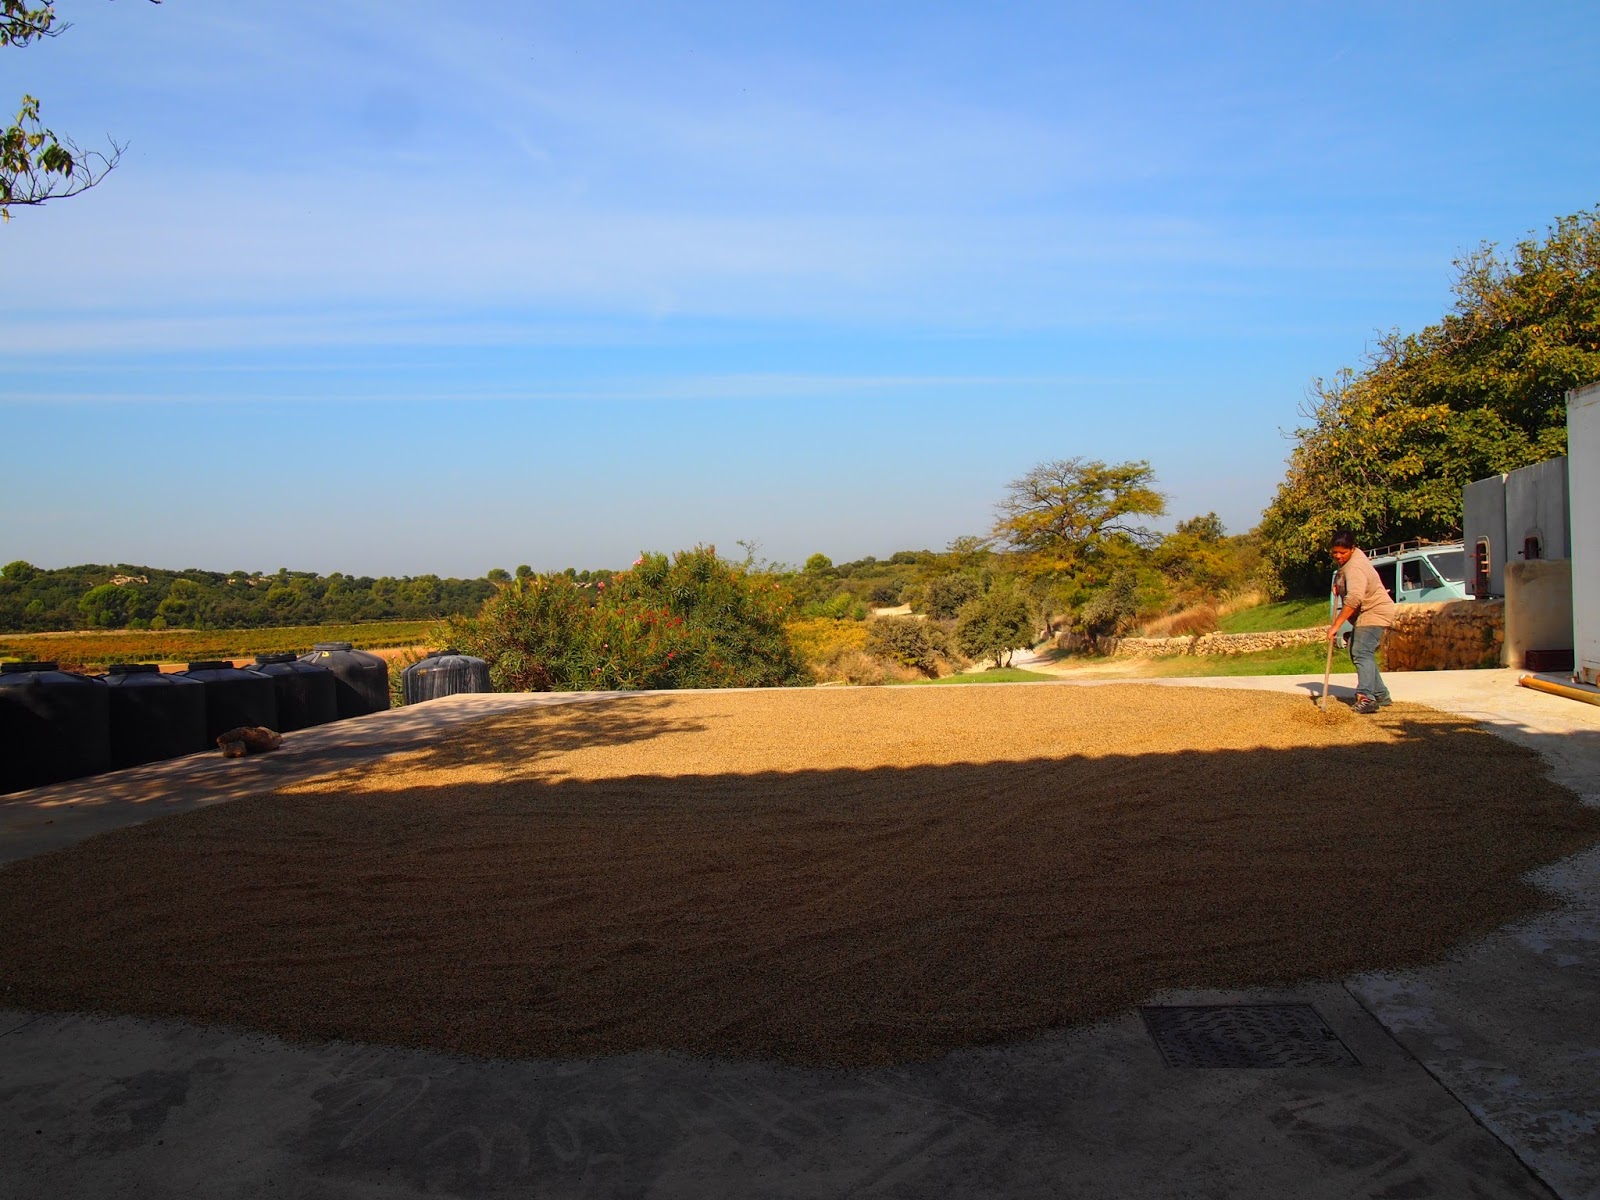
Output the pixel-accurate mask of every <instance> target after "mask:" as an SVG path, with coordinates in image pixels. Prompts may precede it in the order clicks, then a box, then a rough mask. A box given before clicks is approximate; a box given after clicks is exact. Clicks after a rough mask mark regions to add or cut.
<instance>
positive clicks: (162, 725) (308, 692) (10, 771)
mask: <svg viewBox="0 0 1600 1200" xmlns="http://www.w3.org/2000/svg"><path fill="white" fill-rule="evenodd" d="M401 682H402V689H403V693H404V697H405V702H406V703H407V704H416V703H419V702H421V701H423V700H432V699H436V698H438V697H440V696H450V695H456V694H458V693H461V692H487V691H488V690H489V670H488V667H487V665H486V664H485V663H484V661H483V660H482V659H481V658H473V657H471V656H469V655H464V654H459V653H457V652H456V651H454V650H441V651H439V652H438V653H437V654H431V655H429V656H428V657H427V658H424V659H423V660H422V661H421V662H417V663H413V664H412V665H411V666H409V667H407V668H406V669H405V670H404V671H403V672H401ZM388 707H389V667H388V664H387V663H385V662H384V660H383V659H381V658H379V657H378V656H377V655H376V654H368V653H366V652H364V651H361V650H355V649H353V648H352V647H351V645H350V643H349V642H318V643H317V644H316V645H315V646H314V647H313V648H312V650H311V653H309V654H306V655H303V656H300V657H296V656H295V655H294V654H260V655H257V656H256V661H255V663H254V665H252V666H250V667H243V668H236V667H234V666H233V664H232V663H228V662H192V663H190V664H189V669H188V670H186V671H176V672H173V673H172V674H163V673H162V672H161V670H160V668H159V667H157V666H156V665H155V664H154V663H134V664H128V665H122V666H114V667H112V668H111V669H110V672H109V673H108V674H106V675H104V676H89V675H74V674H70V673H68V672H65V671H58V670H57V669H56V664H55V663H43V662H37V663H3V664H0V793H3V792H14V791H19V790H21V789H23V788H31V787H41V786H43V785H45V784H49V783H57V782H60V781H61V780H64V779H76V778H78V777H79V776H83V775H95V774H98V773H100V772H101V771H106V770H116V769H118V768H121V767H131V766H137V765H139V764H140V763H147V762H156V761H158V760H161V759H167V758H177V757H179V756H181V755H184V754H194V753H196V752H198V751H201V750H207V749H210V748H212V747H214V746H215V745H216V739H217V736H218V735H219V734H221V733H225V732H227V731H228V730H230V729H236V728H238V727H239V726H241V725H245V726H248V725H259V726H264V727H265V728H267V729H275V730H277V731H278V732H280V733H291V732H293V731H294V730H297V729H308V728H310V727H311V726H314V725H323V724H326V723H328V722H329V721H337V720H343V719H344V718H346V717H359V716H365V715H366V714H368V713H374V712H382V711H384V710H385V709H387V708H388Z"/></svg>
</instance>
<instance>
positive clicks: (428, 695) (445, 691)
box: [400, 650, 494, 704]
mask: <svg viewBox="0 0 1600 1200" xmlns="http://www.w3.org/2000/svg"><path fill="white" fill-rule="evenodd" d="M400 680H401V685H400V686H401V687H402V689H403V690H404V691H405V697H406V703H407V704H420V703H422V702H423V701H424V700H437V699H439V697H441V696H459V695H460V694H461V693H463V692H491V691H493V690H494V689H493V688H491V687H490V686H489V664H488V663H486V662H484V661H483V659H481V658H473V657H472V656H471V655H470V654H463V653H461V651H459V650H435V651H434V652H433V653H432V654H430V655H428V657H427V658H425V659H423V660H422V661H421V662H414V663H412V664H411V665H410V666H409V667H407V668H406V669H405V670H404V671H402V672H400Z"/></svg>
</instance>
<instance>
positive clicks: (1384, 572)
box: [1328, 542, 1468, 645]
mask: <svg viewBox="0 0 1600 1200" xmlns="http://www.w3.org/2000/svg"><path fill="white" fill-rule="evenodd" d="M1367 559H1368V561H1370V562H1371V563H1372V569H1373V570H1374V571H1376V572H1377V573H1378V578H1379V579H1381V580H1383V586H1384V587H1385V588H1387V589H1388V591H1389V595H1391V596H1393V597H1394V602H1395V603H1396V604H1420V603H1423V602H1426V601H1438V600H1465V599H1467V598H1468V597H1467V584H1466V570H1467V555H1466V551H1465V549H1463V547H1462V545H1461V543H1460V542H1401V543H1400V544H1398V545H1395V546H1384V547H1383V548H1382V549H1380V550H1373V551H1370V552H1368V554H1367ZM1334 574H1335V575H1337V574H1338V572H1337V571H1335V572H1334ZM1338 615H1339V601H1338V598H1337V597H1335V596H1334V594H1333V585H1332V583H1331V582H1330V583H1329V585H1328V618H1329V619H1330V620H1331V619H1332V618H1334V617H1336V616H1338ZM1349 631H1350V625H1349V623H1348V622H1346V624H1345V627H1344V629H1343V630H1341V631H1340V637H1339V643H1340V645H1343V644H1344V641H1345V638H1346V637H1348V636H1349Z"/></svg>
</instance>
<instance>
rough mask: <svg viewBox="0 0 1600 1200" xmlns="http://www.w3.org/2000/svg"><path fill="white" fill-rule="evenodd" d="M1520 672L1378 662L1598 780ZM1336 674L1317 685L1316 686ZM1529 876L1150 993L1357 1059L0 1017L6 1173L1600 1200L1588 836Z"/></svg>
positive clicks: (123, 820) (402, 1183) (199, 760)
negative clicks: (1329, 942) (431, 1041)
mask: <svg viewBox="0 0 1600 1200" xmlns="http://www.w3.org/2000/svg"><path fill="white" fill-rule="evenodd" d="M1515 680H1516V676H1515V674H1514V673H1512V672H1505V671H1481V672H1438V673H1427V674H1413V675H1398V674H1397V675H1391V676H1389V677H1388V682H1389V684H1390V687H1391V689H1392V690H1393V692H1394V694H1395V696H1396V698H1397V699H1401V700H1410V701H1417V702H1420V703H1424V704H1430V705H1433V706H1435V707H1438V708H1442V709H1446V710H1449V711H1453V712H1459V713H1463V714H1465V715H1469V716H1472V717H1474V718H1475V719H1477V720H1480V721H1482V722H1484V723H1485V724H1487V725H1488V726H1489V727H1490V728H1492V729H1494V730H1495V731H1496V732H1497V733H1500V734H1501V735H1503V736H1506V737H1508V738H1510V739H1511V740H1514V741H1517V742H1520V743H1523V744H1525V745H1530V746H1533V747H1534V748H1536V749H1537V750H1538V751H1539V752H1540V753H1541V754H1542V755H1544V757H1545V760H1546V762H1547V763H1548V764H1549V768H1550V771H1551V773H1552V775H1553V776H1554V777H1555V778H1556V779H1558V780H1560V781H1561V782H1563V783H1565V784H1567V785H1568V786H1570V787H1572V788H1574V789H1575V790H1576V791H1578V792H1579V793H1580V794H1582V795H1584V796H1585V799H1586V801H1587V802H1588V803H1591V804H1596V803H1600V708H1596V707H1593V706H1590V705H1585V704H1582V703H1580V702H1577V701H1572V700H1565V699H1562V698H1559V697H1555V696H1550V695H1546V694H1543V693H1539V692H1534V691H1531V690H1529V689H1526V688H1520V687H1517V686H1516V682H1515ZM1151 682H1156V681H1151ZM1160 682H1161V683H1162V684H1163V685H1165V686H1227V687H1264V688H1274V689H1281V690H1290V691H1293V690H1307V691H1311V692H1314V691H1315V690H1316V689H1317V688H1319V687H1320V685H1321V679H1320V677H1318V678H1316V679H1315V680H1310V679H1300V678H1295V677H1275V678H1257V679H1215V680H1204V679H1183V680H1168V681H1160ZM1353 684H1354V678H1353V676H1343V677H1336V678H1335V693H1334V694H1335V695H1336V696H1338V695H1339V694H1340V693H1341V690H1342V691H1343V692H1345V693H1348V692H1349V691H1350V690H1353ZM1013 686H1040V687H1057V686H1073V685H1072V684H1064V683H1049V684H1037V685H1013ZM574 701H575V698H573V697H549V696H544V697H529V696H484V697H457V698H455V699H454V700H450V701H435V702H433V703H431V704H429V705H427V706H424V707H419V708H415V709H408V710H402V711H401V712H397V713H389V714H379V715H376V716H373V717H368V718H362V719H361V720H359V721H355V722H345V723H343V724H342V725H339V726H330V727H324V728H322V729H318V730H310V731H306V732H304V733H299V734H294V735H291V736H290V738H289V739H288V740H287V743H286V745H285V747H284V749H283V750H280V751H278V752H276V753H275V754H272V755H266V756H263V757H261V758H258V759H246V760H241V761H237V762H226V761H225V760H222V759H220V758H216V757H214V756H197V757H196V758H192V759H185V760H180V761H178V762H175V763H166V764H160V765H157V766H152V767H145V768H139V769H137V770H135V771H130V772H122V773H119V774H117V775H113V776H102V777H100V778H99V779H97V780H89V781H81V782H80V783H77V784H71V785H61V786H59V787H56V788H48V789H39V790H38V791H35V792H31V793H21V794H19V795H17V796H13V797H9V798H0V861H6V860H8V859H15V858H20V857H24V856H26V855H29V854H33V853H40V852H43V851H45V850H48V849H51V848H54V847H56V846H60V845H65V844H69V843H70V842H72V841H75V840H78V839H79V838H82V837H86V836H89V835H90V834H92V833H97V832H100V831H103V830H106V829H112V828H116V827H118V826H119V825H125V824H131V823H134V822H136V821H140V820H145V819H148V818H149V817H151V816H155V815H159V814H162V813H166V812H177V811H184V810H186V809H190V808H194V807H198V806H200V805H202V804H206V803H215V802H217V801H220V800H226V799H230V798H234V797H237V796H241V795H248V794H250V793H252V792H256V791H260V790H262V789H264V788H269V787H272V786H275V785H277V784H279V783H283V782H287V781H288V780H290V779H293V778H303V777H306V776H309V775H311V774H315V773H320V772H322V771H325V770H328V769H331V768H335V767H339V766H344V765H348V764H350V763H353V762H358V761H366V760H370V759H372V758H375V757H378V756H381V755H383V754H386V753H392V752H395V751H397V750H401V749H404V748H406V747H407V746H411V745H418V744H421V743H422V742H424V741H427V740H432V739H434V738H437V737H440V736H448V730H449V728H450V727H451V726H452V725H455V724H459V723H460V722H462V721H466V720H472V719H475V718H476V717H478V716H481V715H484V714H486V713H487V712H490V711H501V710H503V709H504V708H506V707H511V706H515V705H521V704H529V703H552V702H556V703H559V702H574ZM1402 799H1403V798H1401V797H1397V798H1396V801H1397V803H1398V802H1402ZM1373 836H1375V837H1381V836H1382V830H1374V831H1373ZM1538 878H1539V882H1541V883H1542V884H1543V885H1544V886H1546V887H1548V888H1550V889H1551V890H1552V891H1553V892H1555V893H1556V894H1557V895H1559V896H1560V898H1561V901H1562V906H1561V907H1560V908H1558V909H1556V910H1555V911H1553V912H1550V913H1547V914H1544V915H1541V916H1536V917H1532V918H1529V919H1527V920H1525V921H1522V922H1519V923H1517V924H1515V925H1512V926H1509V927H1507V928H1505V929H1502V930H1500V931H1498V932H1497V933H1495V934H1493V935H1492V936H1490V937H1487V938H1484V939H1482V940H1481V941H1479V942H1476V943H1474V944H1472V945H1469V946H1466V947H1464V948H1463V949H1462V950H1461V951H1460V952H1458V953H1457V954H1456V955H1454V956H1453V957H1452V958H1451V959H1450V960H1449V961H1448V962H1445V963H1440V964H1436V965H1434V966H1430V967H1426V968H1422V969H1418V970H1412V971H1404V972H1394V973H1386V974H1381V975H1367V976H1361V977H1357V978H1353V979H1347V980H1344V981H1342V982H1339V983H1322V984H1316V985H1309V986H1305V987H1301V988H1296V989H1293V990H1291V991H1287V992H1282V993H1265V992H1253V993H1249V994H1239V995H1226V996H1224V995H1214V994H1205V995H1201V994H1184V995H1165V996H1160V997H1152V998H1151V1001H1150V1002H1151V1003H1152V1004H1162V1005H1177V1004H1218V1003H1270V1002H1280V1001H1288V1002H1299V1003H1309V1004H1311V1005H1313V1006H1314V1007H1315V1009H1316V1011H1317V1013H1318V1014H1320V1016H1321V1017H1322V1019H1323V1020H1324V1021H1325V1022H1326V1024H1327V1025H1328V1026H1329V1027H1330V1028H1331V1030H1332V1031H1333V1033H1334V1035H1336V1037H1337V1038H1338V1039H1339V1041H1340V1042H1342V1043H1343V1045H1344V1047H1346V1048H1348V1050H1349V1051H1350V1053H1351V1054H1352V1055H1353V1056H1354V1059H1355V1062H1356V1063H1357V1064H1358V1065H1343V1066H1321V1067H1308V1066H1298V1067H1285V1068H1278V1069H1262V1070H1256V1069H1226V1068H1211V1069H1195V1068H1184V1067H1172V1066H1168V1065H1166V1062H1165V1060H1164V1059H1163V1056H1162V1054H1161V1053H1160V1051H1159V1050H1158V1049H1157V1047H1156V1046H1155V1044H1154V1043H1153V1042H1152V1040H1151V1037H1150V1035H1149V1034H1148V1033H1147V1031H1146V1028H1145V1025H1144V1022H1143V1020H1142V1019H1141V1017H1140V1016H1139V1015H1138V1014H1135V1013H1130V1014H1129V1015H1128V1016H1126V1017H1125V1018H1123V1019H1121V1020H1119V1021H1116V1022H1112V1023H1109V1024H1105V1025H1100V1026H1094V1027H1090V1028H1083V1029H1077V1030H1073V1031H1069V1032H1063V1033H1058V1034H1054V1035H1051V1036H1048V1037H1043V1038H1039V1039H1036V1040H1033V1041H1030V1042H1026V1043H1023V1044H1018V1045H1010V1046H1004V1047H993V1048H984V1049H972V1050H965V1051H961V1052H958V1053H956V1054H953V1055H950V1056H948V1057H946V1058H943V1059H940V1060H938V1061H936V1062H931V1063H922V1064H914V1065H910V1066H902V1067H895V1068H885V1069H873V1070H862V1071H843V1070H801V1069H795V1068H789V1067H779V1066H773V1065H770V1064H762V1063H751V1062H718V1061H702V1060H695V1059H689V1058H685V1057H681V1056H669V1055H654V1054H635V1055H629V1056H626V1057H622V1058H613V1059H603V1060H592V1061H536V1062H496V1061H484V1060H473V1059H464V1058H459V1057H453V1056H448V1055H440V1054H432V1053H426V1052H419V1051H415V1050H404V1049H395V1048H389V1047H381V1046H368V1045H352V1044H322V1045H311V1046H307V1045H290V1044H286V1043H283V1042H280V1041H277V1040H276V1039H273V1038H268V1037H264V1036H260V1035H255V1034H250V1033H245V1032H241V1031H239V1030H233V1029H224V1028H202V1027H194V1026H188V1025H182V1024H174V1023H163V1022H155V1021H145V1020H137V1019H133V1018H94V1017H84V1016H59V1015H41V1014H29V1013H18V1012H0V1196H5V1197H8V1198H9V1197H16V1198H18V1200H24V1198H33V1197H39V1198H44V1197H51V1198H56V1197H61V1198H69V1200H70V1198H74V1197H85V1198H87V1197H113V1196H130V1197H132V1196H139V1197H179V1196H196V1197H201V1196H204V1197H240V1198H243V1197H277V1196H285V1197H307V1198H315V1200H334V1198H340V1200H343V1198H350V1200H356V1198H368V1197H371V1198H380V1197H381V1198H386V1200H388V1198H393V1200H402V1198H406V1200H409V1198H412V1197H423V1196H462V1197H479V1196H511V1195H516V1196H541V1197H545V1196H548V1197H566V1196H619V1197H620V1196H639V1197H679V1196H681V1197H721V1196H728V1197H764V1196H773V1197H779V1196H782V1197H834V1196H904V1197H918V1198H921V1197H952V1198H954V1197H961V1198H967V1197H987V1196H993V1197H1032V1196H1040V1197H1044V1196H1049V1197H1053V1198H1057V1197H1116V1198H1118V1200H1122V1198H1126V1197H1174V1198H1177V1197H1263V1198H1266V1197H1272V1198H1274V1200H1277V1198H1280V1197H1306V1198H1317V1197H1330V1198H1331V1197H1347V1196H1364V1197H1366V1196H1370V1197H1389V1198H1394V1200H1399V1198H1401V1197H1429V1196H1438V1197H1450V1198H1454V1197H1549V1196H1552V1195H1555V1196H1560V1197H1564V1198H1566V1200H1579V1198H1580V1197H1582V1198H1600V1003H1597V1002H1600V847H1596V848H1594V849H1591V850H1589V851H1586V852H1584V853H1583V854H1580V855H1577V856H1574V857H1573V858H1571V859H1568V860H1566V861H1564V862H1562V863H1558V864H1555V865H1554V866H1552V867H1549V868H1546V869H1545V870H1544V871H1542V872H1541V873H1540V874H1539V877H1538Z"/></svg>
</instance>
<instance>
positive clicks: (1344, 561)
mask: <svg viewBox="0 0 1600 1200" xmlns="http://www.w3.org/2000/svg"><path fill="white" fill-rule="evenodd" d="M1328 553H1329V554H1330V555H1332V556H1333V561H1334V565H1335V566H1337V567H1338V568H1339V571H1338V573H1337V574H1336V575H1335V576H1334V577H1333V591H1334V594H1335V595H1336V596H1338V597H1339V599H1340V602H1341V604H1340V612H1339V615H1338V616H1336V617H1334V619H1333V624H1332V625H1331V626H1330V627H1329V629H1328V640H1329V641H1330V642H1331V641H1333V639H1334V638H1336V637H1338V636H1339V630H1341V629H1343V628H1344V623H1345V622H1346V621H1354V622H1355V632H1354V633H1353V634H1351V635H1350V661H1351V662H1353V663H1355V665H1356V702H1355V711H1356V712H1358V713H1364V714H1370V713H1375V712H1377V711H1378V709H1380V708H1383V707H1385V706H1387V705H1389V704H1391V703H1393V701H1392V700H1391V699H1390V698H1389V689H1388V688H1387V687H1385V686H1384V682H1383V676H1381V675H1379V674H1378V644H1379V643H1380V642H1382V641H1383V631H1384V630H1385V629H1388V628H1389V627H1390V626H1391V625H1393V624H1394V598H1393V597H1392V596H1390V595H1389V592H1388V589H1386V588H1385V587H1384V586H1383V580H1381V579H1379V578H1378V573H1377V572H1376V571H1375V570H1373V569H1372V564H1371V563H1370V562H1368V561H1367V556H1366V555H1365V554H1363V553H1361V551H1360V550H1359V549H1358V548H1357V546H1356V539H1355V535H1354V534H1353V533H1351V532H1350V531H1349V530H1348V529H1340V530H1337V531H1335V533H1334V535H1333V539H1332V543H1331V546H1330V548H1329V551H1328Z"/></svg>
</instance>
